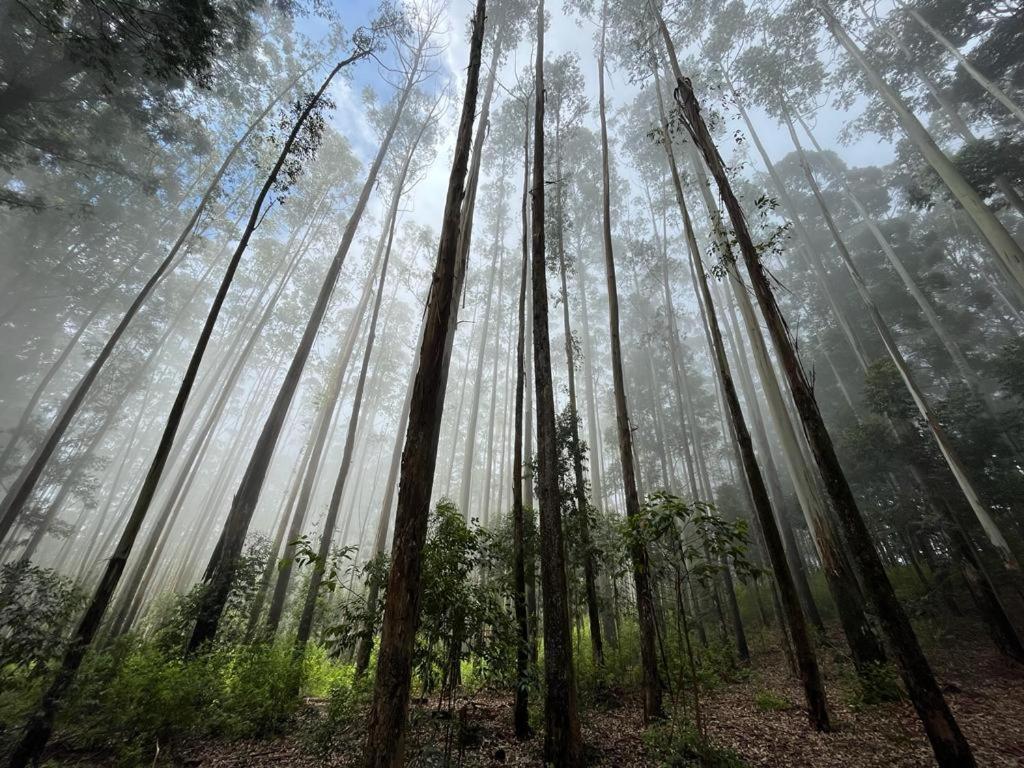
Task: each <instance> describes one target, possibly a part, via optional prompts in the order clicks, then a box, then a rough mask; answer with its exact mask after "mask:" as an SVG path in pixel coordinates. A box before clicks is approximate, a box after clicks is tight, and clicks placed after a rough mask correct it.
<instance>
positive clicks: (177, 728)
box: [0, 638, 353, 765]
mask: <svg viewBox="0 0 1024 768" xmlns="http://www.w3.org/2000/svg"><path fill="white" fill-rule="evenodd" d="M8 672H10V674H7V675H6V676H5V678H4V685H3V686H2V687H3V694H2V695H0V726H2V730H3V732H4V734H5V735H6V739H10V738H11V734H14V733H16V732H17V730H18V726H19V725H20V724H21V723H22V722H23V720H24V718H25V716H26V715H27V714H28V713H29V711H30V710H31V708H32V707H33V706H34V703H35V702H36V701H37V700H38V697H39V695H40V692H41V689H42V687H43V685H44V684H45V681H46V680H47V679H48V677H49V675H48V674H47V673H45V672H43V671H41V670H17V671H12V670H8ZM352 687H353V686H352V670H351V667H350V666H349V665H343V664H340V663H336V662H334V661H333V660H332V659H330V658H329V657H328V655H327V654H326V652H325V651H324V650H323V649H322V648H319V647H318V646H311V647H310V648H309V649H308V652H307V654H306V658H305V660H304V661H298V660H296V658H295V657H294V655H293V652H292V648H291V645H290V643H287V642H279V643H276V644H272V645H271V644H262V645H254V646H241V645H239V646H215V647H213V648H211V649H209V650H208V651H207V652H205V653H203V654H199V655H197V656H195V657H192V658H189V659H183V658H182V657H181V655H180V653H173V652H170V651H168V650H166V648H163V647H161V646H160V645H159V644H158V643H153V642H147V641H144V640H137V639H133V638H124V639H122V640H120V641H119V642H118V643H117V644H115V645H113V646H111V647H110V648H108V649H106V650H103V651H101V652H95V653H92V654H90V655H89V656H88V657H87V658H86V661H85V664H84V665H83V667H82V670H81V671H80V673H79V675H78V678H77V681H76V684H75V686H74V688H73V690H72V692H71V694H70V697H69V699H68V703H67V706H66V707H64V708H63V710H62V712H61V715H60V718H59V720H58V723H57V729H56V737H57V744H59V746H60V747H61V748H63V749H67V750H74V751H89V752H100V753H104V754H109V755H111V756H112V757H113V758H114V759H115V761H116V762H117V763H119V764H122V765H139V764H142V763H147V764H148V763H151V762H152V761H153V760H154V756H155V755H156V754H157V750H158V748H159V751H160V752H161V753H162V754H165V755H166V754H170V755H174V754H175V752H176V751H178V750H179V749H180V748H182V747H184V746H186V745H187V744H189V743H190V742H192V741H195V740H199V739H222V740H235V739H244V738H257V737H258V738H266V737H269V736H274V735H277V734H280V733H283V732H285V731H286V730H288V729H289V728H290V727H291V726H292V725H293V724H294V722H295V719H296V716H297V714H298V713H299V711H300V708H301V706H302V703H303V701H304V700H305V698H306V697H307V696H316V697H326V698H327V701H328V703H327V710H328V712H335V711H337V712H341V711H342V710H344V706H342V705H341V704H340V703H338V702H339V701H342V700H344V698H345V696H346V694H344V693H341V692H345V691H350V690H352ZM337 716H340V714H338V715H332V717H337ZM5 746H9V745H5Z"/></svg>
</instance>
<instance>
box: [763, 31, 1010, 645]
mask: <svg viewBox="0 0 1024 768" xmlns="http://www.w3.org/2000/svg"><path fill="white" fill-rule="evenodd" d="M788 29H789V30H790V31H791V30H792V25H789V26H788ZM778 37H779V36H778V35H776V41H775V43H774V44H773V49H772V52H771V53H769V52H768V51H767V50H765V49H763V48H759V47H754V48H751V49H749V50H748V51H746V52H745V53H744V54H743V58H744V59H746V61H744V66H743V71H744V72H745V73H748V74H747V77H746V79H747V81H748V82H749V84H750V85H751V89H752V91H753V93H754V94H755V96H756V97H760V98H759V101H760V102H761V103H762V104H764V105H765V106H766V108H768V109H769V110H770V112H771V113H772V114H773V115H775V116H776V117H778V118H780V119H781V121H782V122H783V124H784V125H785V126H786V127H787V129H788V133H789V136H790V139H791V140H792V142H793V145H794V147H795V148H796V151H797V154H798V157H799V160H800V166H801V168H802V170H803V173H804V176H805V178H806V180H807V183H808V185H809V187H810V190H811V193H812V195H813V197H814V199H815V201H816V203H817V207H818V214H819V215H820V216H821V217H822V219H823V221H824V222H825V224H826V226H827V228H828V230H829V232H830V234H831V236H832V240H833V242H834V244H835V250H836V253H837V254H838V255H839V257H840V260H841V262H842V264H843V266H844V267H845V269H846V271H847V273H848V274H849V275H850V278H851V279H852V282H853V284H854V285H855V286H856V288H857V291H858V293H859V295H860V297H861V300H862V301H863V302H864V306H865V308H866V309H867V312H868V316H869V317H870V319H871V323H872V326H873V328H874V330H875V332H876V333H877V334H878V336H879V338H881V340H882V344H883V346H884V348H885V350H886V352H887V354H888V356H889V358H890V360H892V363H893V365H895V366H896V368H897V370H898V371H899V372H900V378H901V379H902V380H903V383H904V385H905V386H906V388H907V391H908V392H909V394H910V396H911V398H913V400H914V403H915V404H916V406H917V408H918V410H919V411H920V414H921V418H922V419H923V420H924V422H925V423H926V424H927V425H928V429H929V432H930V433H931V435H932V438H933V439H934V440H935V443H936V445H937V446H938V448H939V451H940V452H941V453H942V456H943V458H944V459H945V461H946V464H947V465H948V467H949V470H950V472H951V473H952V475H953V477H954V478H955V480H956V482H957V485H958V486H959V487H960V490H961V492H962V493H963V495H964V498H965V499H966V501H967V503H968V504H969V505H970V507H971V509H972V511H973V512H974V514H975V516H976V517H977V519H978V522H979V524H980V525H981V527H982V529H983V530H984V532H985V535H986V536H987V537H988V539H989V540H990V542H991V543H992V545H993V547H995V549H996V550H997V551H998V553H999V554H1000V556H1001V557H1002V558H1003V560H1004V561H1005V562H1006V563H1007V564H1008V565H1010V566H1013V565H1014V563H1015V558H1014V555H1013V553H1012V552H1011V550H1010V545H1009V543H1008V542H1007V540H1006V537H1005V535H1004V534H1003V532H1002V530H1001V528H1000V526H999V525H998V523H997V522H996V521H995V519H994V518H993V517H992V514H991V513H990V512H989V509H988V506H987V505H986V504H985V502H984V501H983V500H982V498H981V496H980V494H979V493H978V490H977V488H976V487H975V483H974V482H973V481H972V480H971V478H970V474H969V472H968V469H967V467H966V466H965V464H964V462H963V461H962V460H961V458H960V456H959V453H958V451H957V450H956V447H955V445H954V444H953V441H952V440H951V438H950V437H949V435H948V434H947V432H946V429H945V428H944V427H943V426H942V424H941V423H940V421H939V419H938V417H937V416H936V414H935V412H934V409H933V408H932V406H931V405H930V403H929V402H928V398H927V396H926V395H925V393H924V391H923V389H922V388H921V386H920V385H919V384H918V383H917V381H916V378H915V376H914V374H913V372H912V371H911V368H910V366H909V365H908V363H907V361H906V359H905V357H904V355H903V352H902V351H901V350H900V347H899V346H898V344H897V342H896V339H895V337H894V335H893V333H892V332H891V330H890V328H889V325H888V324H887V323H886V321H885V319H884V318H883V317H882V314H881V312H880V311H879V309H878V306H877V304H876V303H875V301H874V299H873V297H872V295H871V292H870V290H869V289H868V286H867V284H866V283H865V281H864V278H863V277H862V275H861V273H860V271H859V270H858V268H857V266H856V265H855V264H854V261H853V257H852V256H851V254H850V250H849V248H848V246H847V242H846V239H845V238H844V236H843V234H842V233H841V232H840V231H839V229H838V226H837V224H836V221H835V219H834V217H833V215H832V212H831V211H830V209H829V207H828V205H827V203H826V202H825V199H824V197H823V195H822V191H821V187H820V186H819V184H818V181H817V179H816V177H815V174H814V171H813V169H812V168H811V166H810V163H809V161H808V159H807V156H806V154H805V153H804V150H803V144H802V142H801V141H800V138H799V136H798V135H797V132H796V128H795V125H794V114H795V111H796V110H798V109H799V108H800V103H799V101H797V100H798V99H799V100H802V99H804V98H806V96H805V94H804V93H803V92H802V91H800V90H796V91H794V90H793V89H790V90H789V93H788V94H785V93H784V92H783V90H782V89H783V87H784V84H783V83H782V75H781V73H782V72H783V71H784V69H787V70H788V69H790V68H789V67H784V65H783V64H782V61H781V60H780V58H781V57H782V56H786V57H787V58H788V59H799V60H801V61H805V62H806V61H811V60H812V59H811V58H810V57H809V56H807V55H802V54H805V53H806V50H805V43H806V38H799V39H795V38H794V35H793V34H792V33H791V32H790V34H786V36H785V40H784V41H783V42H782V43H780V42H779V41H778V39H777V38H778ZM755 73H756V74H755ZM801 74H803V73H801ZM819 74H820V72H819ZM816 79H817V78H815V77H814V74H813V73H811V74H810V76H809V77H807V78H806V80H803V79H802V80H801V82H800V83H798V88H799V87H801V86H803V84H804V82H814V81H815V80H816ZM890 252H891V249H890V250H889V251H887V253H890ZM897 263H898V261H897ZM904 274H906V273H904ZM918 295H919V296H920V295H921V294H920V293H918ZM936 330H938V328H937V329H936ZM951 354H952V353H951ZM1018 645H1019V643H1018Z"/></svg>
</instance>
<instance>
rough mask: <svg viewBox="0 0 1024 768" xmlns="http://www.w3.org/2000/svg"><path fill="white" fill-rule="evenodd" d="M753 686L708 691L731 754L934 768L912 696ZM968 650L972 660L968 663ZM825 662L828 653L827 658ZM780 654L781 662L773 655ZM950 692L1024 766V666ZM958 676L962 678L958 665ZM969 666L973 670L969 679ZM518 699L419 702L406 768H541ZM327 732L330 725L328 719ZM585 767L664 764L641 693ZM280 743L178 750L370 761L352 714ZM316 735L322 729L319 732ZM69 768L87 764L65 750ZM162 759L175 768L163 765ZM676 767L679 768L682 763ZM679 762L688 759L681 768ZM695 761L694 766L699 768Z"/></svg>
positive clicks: (837, 677) (330, 762)
mask: <svg viewBox="0 0 1024 768" xmlns="http://www.w3.org/2000/svg"><path fill="white" fill-rule="evenodd" d="M753 650H754V660H753V665H752V671H751V672H750V674H749V675H748V676H746V679H743V680H741V681H738V682H732V683H727V684H722V685H720V686H718V687H716V688H714V689H712V690H708V691H705V692H704V694H703V699H702V707H703V715H704V721H705V724H706V728H707V732H708V736H709V738H710V740H711V741H712V743H714V744H715V745H716V746H719V747H727V748H729V749H732V750H734V751H735V752H736V753H737V754H738V756H739V757H740V759H741V760H742V761H743V764H744V765H747V766H751V768H754V767H755V766H756V767H757V768H769V767H770V768H780V766H786V768H883V767H884V768H928V767H929V766H932V765H934V762H933V757H932V755H931V751H930V750H929V748H928V744H927V742H926V740H925V738H924V736H923V734H922V733H921V732H920V728H919V725H918V721H917V718H916V716H915V714H914V712H913V709H912V707H911V705H910V703H909V702H908V701H901V702H897V703H888V704H874V705H867V706H858V705H856V703H855V702H854V701H853V698H854V697H853V694H852V683H851V681H850V679H849V678H844V677H842V675H843V671H842V668H841V667H838V666H837V665H836V664H834V663H827V665H826V674H827V677H828V678H830V680H829V682H830V683H831V685H830V690H832V691H834V692H835V694H834V695H833V696H832V698H831V699H830V702H829V703H830V707H831V712H832V716H833V718H832V719H833V724H834V730H833V732H832V733H829V734H818V733H815V732H813V731H812V730H810V728H809V727H808V724H807V718H806V715H805V714H804V711H803V709H802V708H800V707H799V706H797V705H796V704H795V702H799V701H800V688H799V684H798V683H797V682H796V681H795V680H794V679H792V678H787V677H786V676H785V674H784V672H783V670H784V669H785V660H784V659H783V658H782V657H781V651H780V650H779V649H777V648H767V649H766V648H764V647H762V648H760V649H759V648H756V647H755V648H754V649H753ZM965 654H966V655H967V656H969V658H965ZM823 656H824V654H823ZM776 657H778V658H776ZM934 657H935V667H936V671H937V673H938V675H939V679H940V681H941V684H942V685H943V688H944V692H945V693H946V695H947V697H948V700H949V702H950V705H951V706H952V708H953V711H954V714H955V715H956V717H957V720H958V722H959V723H960V724H961V727H962V728H963V730H964V732H965V735H966V736H967V738H968V740H969V741H970V742H971V745H972V746H973V747H974V749H975V750H976V755H977V759H978V765H979V766H985V768H1003V767H1006V768H1009V767H1010V766H1021V765H1024V732H1022V731H1021V728H1020V724H1021V723H1024V670H1021V669H1019V668H1015V667H1014V666H1013V665H1012V664H1008V663H1006V662H1005V661H1003V660H1002V659H1001V658H1000V657H999V656H998V655H997V654H994V653H983V652H968V651H965V650H963V649H949V650H946V651H943V652H937V653H935V654H934ZM957 669H958V670H961V671H960V672H956V671H954V670H957ZM963 670H970V671H969V672H967V671H963ZM512 703H513V702H512V697H511V696H510V695H507V694H505V693H504V692H497V693H495V692H490V691H482V692H478V693H476V694H474V695H473V696H472V697H469V698H458V699H456V701H455V702H454V704H453V706H452V708H451V709H447V708H444V709H438V706H437V700H436V698H435V699H432V700H431V701H430V702H424V701H422V700H419V701H415V702H414V703H413V709H412V716H411V729H410V734H409V753H408V761H407V765H409V766H410V767H412V766H461V767H462V768H473V767H476V766H492V767H493V766H500V765H519V766H528V765H529V766H537V765H541V764H542V763H541V750H542V747H543V732H542V731H541V730H540V728H538V726H541V725H542V717H543V716H542V714H541V713H540V712H539V711H537V710H535V711H534V712H533V717H532V718H531V720H532V722H533V724H534V726H535V730H536V732H535V734H534V736H533V737H532V738H530V739H528V740H525V741H518V740H516V739H515V738H514V737H513V736H512V732H513V731H512ZM323 706H324V702H322V701H321V700H316V699H311V700H309V702H308V706H307V709H306V711H305V712H304V713H303V714H302V715H301V718H302V720H304V721H308V720H312V719H315V718H317V717H321V716H322V709H323ZM325 725H326V723H325ZM581 727H582V729H583V739H584V743H585V744H586V750H587V756H588V764H590V765H600V766H616V767H617V768H633V767H639V766H653V765H659V764H661V763H660V762H659V760H658V758H657V757H656V756H655V755H654V753H653V751H652V750H651V749H650V748H649V746H648V745H647V743H646V742H645V739H644V735H643V727H642V723H641V720H640V705H639V701H638V700H636V699H635V698H634V697H633V696H632V695H630V696H623V695H619V696H618V697H616V696H615V695H613V694H609V695H608V696H607V697H606V700H605V702H604V704H603V705H596V704H591V705H589V706H586V707H585V708H584V709H583V710H582V712H581ZM300 732H303V733H304V735H302V736H298V735H288V736H284V737H280V738H275V739H273V740H244V741H237V742H203V743H198V744H193V745H191V746H190V747H188V748H186V749H184V750H182V752H181V753H180V754H179V755H178V763H177V764H181V765H185V766H190V768H197V767H198V766H203V767H204V768H270V766H285V767H287V766H311V765H322V766H331V767H332V768H333V767H335V766H337V767H341V766H355V765H359V764H361V762H360V754H361V748H362V740H363V738H364V737H365V719H364V718H363V717H361V716H357V717H353V718H352V719H351V720H350V721H347V722H346V723H345V724H344V725H343V726H342V727H341V728H340V729H334V730H333V731H332V732H330V733H327V732H324V734H323V735H324V739H325V740H324V741H322V742H319V743H318V742H316V739H315V737H313V738H311V737H310V736H309V735H305V734H308V732H309V731H308V729H305V728H296V729H295V730H294V731H293V732H292V733H294V734H298V733H300ZM313 732H314V733H315V732H316V731H315V730H314V731H313ZM61 757H64V758H66V759H61V760H59V763H60V764H62V765H73V764H74V765H82V764H83V763H82V762H80V759H81V758H80V757H79V759H74V758H71V757H70V756H68V755H63V756H61ZM158 764H171V761H170V760H168V762H167V763H165V762H164V760H163V759H161V760H159V761H158ZM674 764H676V763H673V765H674ZM679 764H680V765H683V764H688V763H679ZM693 765H697V763H693Z"/></svg>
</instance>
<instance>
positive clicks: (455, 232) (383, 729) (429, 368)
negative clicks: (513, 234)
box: [363, 0, 486, 768]
mask: <svg viewBox="0 0 1024 768" xmlns="http://www.w3.org/2000/svg"><path fill="white" fill-rule="evenodd" d="M485 18H486V0H478V2H477V6H476V11H475V13H474V15H473V26H472V37H471V41H470V52H469V67H468V69H467V71H466V92H465V95H464V97H463V103H462V115H461V117H460V119H459V129H458V133H457V135H456V142H455V156H454V159H453V161H452V172H451V176H450V177H449V181H448V193H447V196H446V198H445V208H444V219H443V221H442V225H441V239H440V243H439V245H438V251H437V263H436V266H435V268H434V274H433V279H432V282H431V287H430V294H429V296H428V298H427V306H426V320H425V324H424V330H423V342H422V344H421V345H420V356H419V357H420V362H419V367H418V368H417V371H416V383H415V384H414V385H413V393H412V400H411V402H410V407H409V428H408V430H407V431H406V437H405V448H404V450H403V453H402V474H401V480H400V482H399V490H398V507H397V509H396V511H395V537H394V544H393V546H392V549H391V571H390V573H389V574H388V587H387V592H386V597H385V605H384V623H383V626H382V629H381V641H380V653H379V654H378V657H377V676H376V680H375V683H374V693H373V704H372V706H371V709H370V718H369V723H368V734H367V739H366V746H365V748H364V751H363V763H364V765H366V766H368V767H369V768H399V766H401V765H403V763H404V760H405V753H404V752H405V731H406V719H407V715H408V711H409V687H410V683H411V678H412V654H413V645H414V641H415V635H416V626H417V624H418V621H419V608H420V598H421V595H422V583H421V576H422V568H423V545H424V543H425V541H426V535H427V518H428V513H429V510H430V490H431V486H432V485H433V480H434V469H435V466H436V463H437V442H438V437H439V435H440V430H441V416H442V414H443V411H444V399H445V389H446V385H447V382H448V368H449V362H450V357H449V356H448V355H447V354H446V349H447V348H448V341H449V337H450V336H451V335H452V334H454V332H455V328H456V325H457V322H458V306H459V304H458V296H457V294H456V292H455V287H456V286H455V283H456V271H457V262H458V256H459V253H458V251H459V235H460V230H461V226H460V225H461V221H462V215H463V214H462V202H463V199H464V197H465V194H466V176H467V171H468V164H469V154H470V147H471V144H472V139H473V116H474V115H473V113H474V111H475V110H476V104H477V92H478V88H479V84H480V58H481V49H482V48H483V37H484V26H485Z"/></svg>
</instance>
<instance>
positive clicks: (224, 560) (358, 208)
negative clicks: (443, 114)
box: [188, 10, 440, 653]
mask: <svg viewBox="0 0 1024 768" xmlns="http://www.w3.org/2000/svg"><path fill="white" fill-rule="evenodd" d="M439 17H440V14H439V12H437V11H436V10H434V11H432V12H431V13H428V14H426V15H424V16H422V17H420V18H417V19H416V28H415V29H414V31H413V32H412V35H413V40H412V42H408V43H405V44H406V45H408V48H409V50H408V51H407V52H406V53H407V54H408V61H406V62H405V64H406V67H405V69H404V71H403V78H402V87H401V90H400V91H399V92H398V94H397V96H396V103H395V106H394V113H393V115H392V118H391V123H390V124H389V125H388V128H387V131H386V133H385V134H384V138H383V140H382V141H381V144H380V146H379V147H378V149H377V154H376V155H375V157H374V159H373V163H372V164H371V166H370V169H369V171H368V173H367V177H366V182H365V183H364V184H363V190H362V192H361V193H360V195H359V199H358V200H357V201H356V205H355V208H354V210H353V211H352V214H351V216H350V217H349V220H348V224H347V225H346V226H345V231H344V234H343V235H342V238H341V242H340V243H339V244H338V249H337V251H336V252H335V254H334V258H333V259H332V260H331V263H330V265H329V266H328V268H327V273H326V274H325V276H324V279H323V282H322V283H321V286H320V291H319V293H318V294H317V298H316V303H315V304H314V305H313V309H312V311H311V313H310V316H309V319H308V320H307V322H306V326H305V329H304V330H303V333H302V338H301V340H300V341H299V344H298V346H297V347H296V349H295V354H294V356H293V357H292V362H291V364H290V365H289V367H288V372H287V374H286V375H285V379H284V382H283V383H282V384H281V388H280V390H279V391H278V393H277V397H276V398H275V400H274V404H273V407H272V408H271V410H270V414H269V415H268V416H267V420H266V422H265V423H264V425H263V431H262V432H261V433H260V438H259V440H258V441H257V443H256V446H255V448H254V449H253V452H252V455H251V457H250V459H249V464H248V466H247V467H246V471H245V475H244V476H243V478H242V481H241V483H240V484H239V486H238V490H237V491H236V492H235V496H234V499H233V500H232V503H231V509H230V510H229V511H228V517H227V520H226V521H225V523H224V529H223V531H222V533H221V537H220V540H219V541H218V542H217V546H216V548H215V549H214V552H213V556H212V557H211V559H210V563H209V564H208V566H207V568H206V575H205V579H204V580H205V581H206V584H207V586H206V589H205V590H204V592H203V595H202V597H201V599H200V602H199V610H198V613H197V619H196V624H195V627H194V629H193V630H192V635H191V637H190V638H189V642H188V650H189V652H190V653H191V652H194V651H196V650H197V649H198V648H199V647H200V646H201V645H203V644H204V643H206V642H208V641H210V640H212V639H213V638H214V636H215V635H216V632H217V626H218V624H219V623H220V618H221V615H222V614H223V612H224V606H225V605H226V603H227V599H228V595H229V593H230V591H231V585H232V583H233V581H234V575H235V570H236V568H237V565H238V558H239V555H240V554H241V552H242V547H243V545H244V543H245V537H246V534H247V533H248V530H249V524H250V522H251V521H252V516H253V514H254V513H255V511H256V504H257V502H258V501H259V497H260V492H261V491H262V489H263V483H264V481H265V480H266V477H267V471H268V470H269V468H270V460H271V459H272V458H273V455H274V449H275V447H276V446H277V441H278V438H279V437H280V434H281V429H282V428H283V426H284V422H285V417H286V416H287V415H288V410H289V407H290V406H291V403H292V400H293V399H294V397H295V392H296V390H297V389H298V386H299V381H300V379H301V377H302V371H303V369H304V368H305V366H306V361H307V360H308V359H309V354H310V351H311V350H312V348H313V342H314V341H315V340H316V337H317V335H318V334H319V331H320V325H321V323H322V322H323V319H324V316H325V315H326V313H327V308H328V305H329V303H330V299H331V295H332V294H333V292H334V286H335V283H336V282H337V280H338V275H339V273H340V272H341V268H342V266H343V265H344V263H345V257H346V256H347V255H348V252H349V249H350V248H351V246H352V242H353V240H354V239H355V235H356V230H357V229H358V227H359V222H360V220H361V219H362V215H363V213H364V211H365V210H366V205H367V202H368V201H369V199H370V194H371V192H372V191H373V189H374V187H375V185H376V181H377V175H378V173H379V172H380V168H381V165H382V164H383V162H384V158H385V157H386V155H387V152H388V149H389V147H390V145H391V140H392V139H393V138H394V135H395V132H396V131H397V130H398V125H399V122H400V120H401V118H402V114H403V112H404V110H405V106H406V104H407V103H408V101H409V99H410V98H411V96H412V94H413V92H414V90H415V87H416V85H417V84H418V83H419V82H420V81H421V80H422V79H423V78H424V77H425V74H424V68H425V66H426V63H427V60H428V59H429V57H430V46H431V45H432V44H433V42H432V38H433V34H434V31H435V28H436V26H437V24H438V23H439ZM395 36H396V37H397V35H395Z"/></svg>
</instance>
